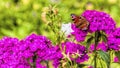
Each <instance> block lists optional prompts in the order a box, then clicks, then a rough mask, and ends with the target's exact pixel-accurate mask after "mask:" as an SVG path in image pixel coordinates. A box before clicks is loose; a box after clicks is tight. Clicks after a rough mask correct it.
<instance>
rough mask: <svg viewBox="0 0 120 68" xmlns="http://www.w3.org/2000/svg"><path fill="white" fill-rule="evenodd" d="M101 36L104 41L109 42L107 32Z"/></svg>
mask: <svg viewBox="0 0 120 68" xmlns="http://www.w3.org/2000/svg"><path fill="white" fill-rule="evenodd" d="M101 38H102V41H104V42H107V36H106V35H105V34H102V36H101Z"/></svg>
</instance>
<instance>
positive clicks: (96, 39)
mask: <svg viewBox="0 0 120 68" xmlns="http://www.w3.org/2000/svg"><path fill="white" fill-rule="evenodd" d="M98 38H99V36H98V32H97V31H96V32H95V47H94V54H95V56H94V68H97V49H96V48H97V45H98V42H99V40H98Z"/></svg>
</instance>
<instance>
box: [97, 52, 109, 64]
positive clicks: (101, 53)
mask: <svg viewBox="0 0 120 68" xmlns="http://www.w3.org/2000/svg"><path fill="white" fill-rule="evenodd" d="M98 54H99V55H100V57H101V59H102V60H103V61H105V63H106V64H107V66H109V65H110V56H109V54H108V53H107V52H104V51H102V50H99V51H98Z"/></svg>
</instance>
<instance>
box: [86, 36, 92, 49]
mask: <svg viewBox="0 0 120 68" xmlns="http://www.w3.org/2000/svg"><path fill="white" fill-rule="evenodd" d="M93 39H94V37H93V36H90V37H89V38H88V39H87V42H86V43H87V45H86V48H87V49H88V48H89V47H90V44H91V43H92V41H93Z"/></svg>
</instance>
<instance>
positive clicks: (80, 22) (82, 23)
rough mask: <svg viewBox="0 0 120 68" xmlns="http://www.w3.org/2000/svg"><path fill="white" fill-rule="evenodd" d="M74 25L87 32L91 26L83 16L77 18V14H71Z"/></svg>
mask: <svg viewBox="0 0 120 68" xmlns="http://www.w3.org/2000/svg"><path fill="white" fill-rule="evenodd" d="M71 17H72V20H73V23H74V24H75V25H76V27H77V28H79V29H81V30H87V29H88V26H89V22H88V21H87V20H86V19H85V18H84V17H83V16H77V15H75V14H71Z"/></svg>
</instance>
